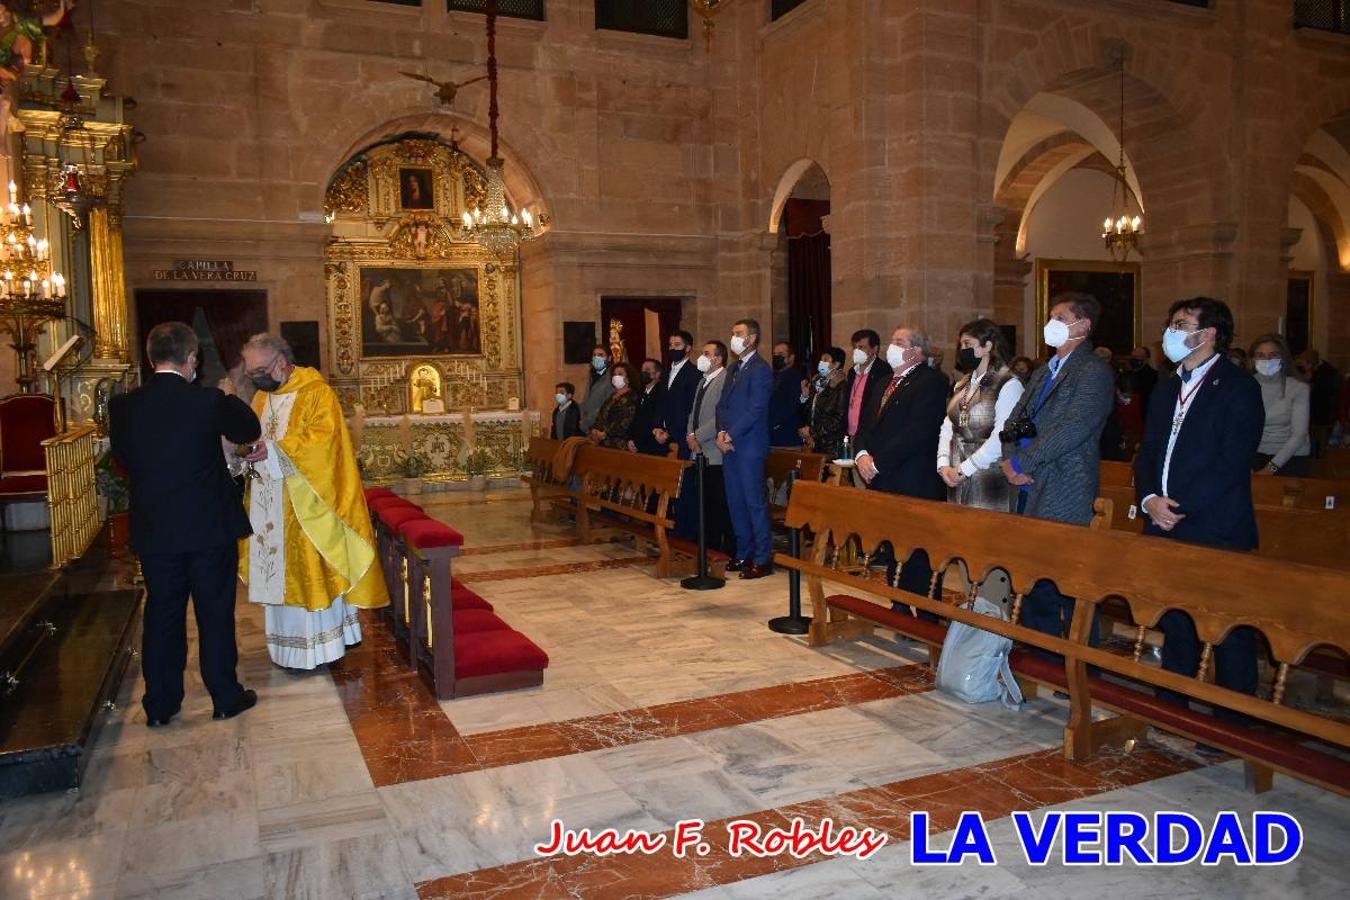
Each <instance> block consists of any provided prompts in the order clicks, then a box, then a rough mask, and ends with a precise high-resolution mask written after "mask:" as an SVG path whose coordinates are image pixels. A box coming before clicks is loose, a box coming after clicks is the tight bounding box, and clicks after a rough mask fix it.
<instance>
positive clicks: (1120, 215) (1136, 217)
mask: <svg viewBox="0 0 1350 900" xmlns="http://www.w3.org/2000/svg"><path fill="white" fill-rule="evenodd" d="M1119 53H1120V131H1119V137H1120V153H1119V156H1118V157H1117V159H1116V173H1115V184H1114V185H1113V186H1112V189H1111V214H1110V215H1109V216H1107V217H1106V220H1105V221H1104V222H1102V241H1103V242H1104V243H1105V244H1106V249H1107V250H1109V251H1110V253H1111V258H1112V259H1114V260H1115V261H1116V262H1121V263H1123V262H1125V261H1126V260H1127V259H1129V258H1130V253H1131V252H1132V251H1134V252H1137V251H1138V249H1139V235H1140V234H1142V233H1143V229H1144V217H1143V209H1142V208H1140V206H1139V204H1138V202H1135V203H1134V204H1133V207H1132V206H1131V200H1132V199H1133V194H1132V193H1131V191H1130V182H1129V180H1128V178H1127V177H1126V172H1125V48H1124V47H1121V48H1120V49H1119Z"/></svg>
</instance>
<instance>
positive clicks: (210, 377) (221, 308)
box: [136, 289, 267, 385]
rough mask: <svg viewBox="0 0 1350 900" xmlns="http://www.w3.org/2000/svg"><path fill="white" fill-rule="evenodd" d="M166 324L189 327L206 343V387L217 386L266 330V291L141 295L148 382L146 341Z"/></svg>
mask: <svg viewBox="0 0 1350 900" xmlns="http://www.w3.org/2000/svg"><path fill="white" fill-rule="evenodd" d="M161 322H186V323H187V324H188V325H191V326H192V330H193V331H195V332H196V333H197V340H198V341H199V342H200V343H201V351H200V352H199V353H198V356H199V357H200V358H201V368H200V370H199V371H198V377H199V378H200V379H201V382H202V384H210V385H214V384H215V383H216V382H218V381H220V379H222V378H224V377H225V374H226V372H228V371H229V370H230V369H232V368H234V367H235V366H236V365H238V364H239V351H240V350H241V348H242V347H243V346H244V344H245V343H246V342H247V341H248V339H249V338H250V337H251V336H253V335H255V334H258V333H259V332H263V331H266V330H267V291H232V290H219V291H177V290H154V289H146V290H138V291H136V334H137V346H138V347H140V348H141V349H142V352H141V357H142V358H141V378H142V380H144V379H146V378H149V377H150V373H151V369H150V361H149V360H148V359H145V358H144V357H145V353H144V348H145V336H146V335H147V334H149V333H150V329H152V328H154V327H155V326H156V325H158V324H160V323H161Z"/></svg>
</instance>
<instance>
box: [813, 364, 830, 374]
mask: <svg viewBox="0 0 1350 900" xmlns="http://www.w3.org/2000/svg"><path fill="white" fill-rule="evenodd" d="M816 371H817V372H819V373H820V377H821V378H824V377H825V376H826V375H829V374H830V364H829V363H827V362H823V363H821V364H820V365H818V366H816Z"/></svg>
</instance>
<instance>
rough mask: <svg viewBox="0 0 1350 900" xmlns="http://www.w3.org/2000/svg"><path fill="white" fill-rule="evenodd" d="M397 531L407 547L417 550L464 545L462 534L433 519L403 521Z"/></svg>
mask: <svg viewBox="0 0 1350 900" xmlns="http://www.w3.org/2000/svg"><path fill="white" fill-rule="evenodd" d="M398 533H399V536H400V537H401V538H403V540H404V541H405V542H406V543H407V544H408V546H409V547H415V548H417V549H418V550H433V549H435V548H437V547H462V546H464V535H462V534H460V533H459V532H458V531H456V530H455V529H453V528H451V527H450V526H449V525H446V524H445V523H444V522H437V521H435V520H434V519H425V520H422V521H411V522H404V523H403V524H402V525H399V526H398Z"/></svg>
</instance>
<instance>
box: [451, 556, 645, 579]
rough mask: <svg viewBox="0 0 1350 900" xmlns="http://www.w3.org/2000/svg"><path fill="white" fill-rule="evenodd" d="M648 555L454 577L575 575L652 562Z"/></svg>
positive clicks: (463, 574) (515, 577)
mask: <svg viewBox="0 0 1350 900" xmlns="http://www.w3.org/2000/svg"><path fill="white" fill-rule="evenodd" d="M652 561H653V559H652V557H650V556H647V555H645V554H644V555H642V556H621V557H619V558H617V559H597V560H594V561H592V562H578V563H559V564H558V565H556V566H532V567H528V568H521V569H500V570H494V571H490V572H461V573H460V574H459V575H457V576H456V577H458V578H461V579H463V581H464V583H465V584H468V583H471V582H480V581H512V580H515V579H517V578H545V577H549V576H553V575H576V574H579V573H582V572H601V571H604V570H606V569H622V568H625V567H627V566H633V565H641V564H644V563H649V562H652Z"/></svg>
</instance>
